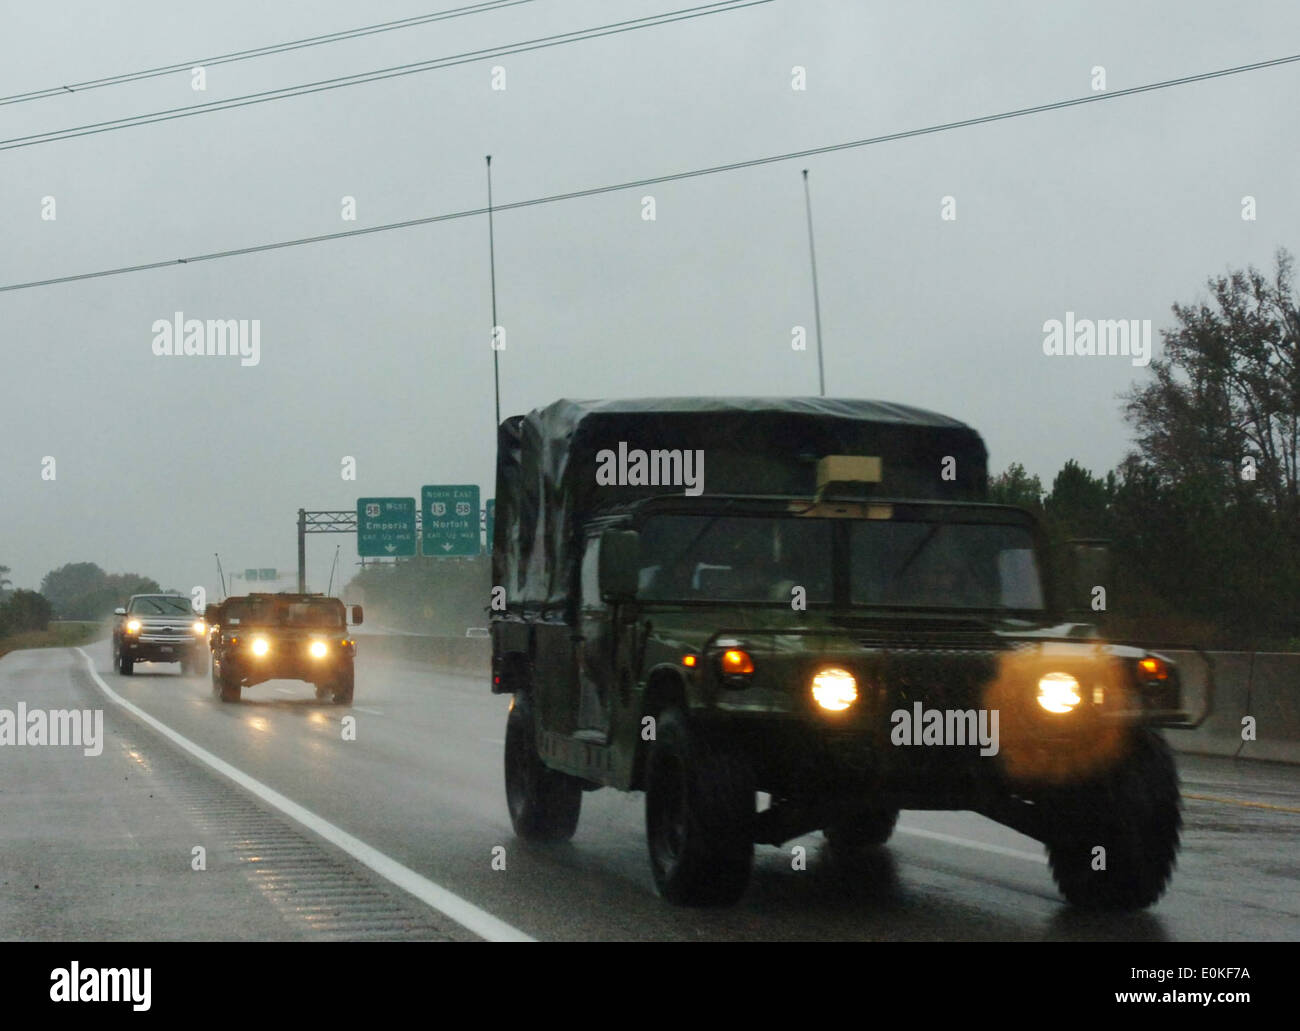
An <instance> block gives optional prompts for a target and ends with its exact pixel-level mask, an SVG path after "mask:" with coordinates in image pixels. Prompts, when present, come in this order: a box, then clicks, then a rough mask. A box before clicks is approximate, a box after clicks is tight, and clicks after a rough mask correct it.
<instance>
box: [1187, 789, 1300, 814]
mask: <svg viewBox="0 0 1300 1031" xmlns="http://www.w3.org/2000/svg"><path fill="white" fill-rule="evenodd" d="M1183 798H1194V799H1196V800H1197V801H1198V802H1221V803H1223V804H1224V805H1239V806H1243V807H1245V808H1247V809H1273V810H1275V811H1277V812H1279V813H1298V814H1300V809H1296V808H1295V807H1293V806H1289V805H1269V803H1267V802H1244V801H1242V800H1241V799H1239V798H1218V797H1217V796H1215V795H1193V794H1191V793H1190V792H1186V791H1185V792H1183Z"/></svg>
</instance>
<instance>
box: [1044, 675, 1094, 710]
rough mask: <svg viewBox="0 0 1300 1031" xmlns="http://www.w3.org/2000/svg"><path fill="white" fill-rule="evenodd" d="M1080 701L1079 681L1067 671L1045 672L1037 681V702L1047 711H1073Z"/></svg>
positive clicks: (1081, 699)
mask: <svg viewBox="0 0 1300 1031" xmlns="http://www.w3.org/2000/svg"><path fill="white" fill-rule="evenodd" d="M1081 701H1083V696H1082V695H1080V694H1079V681H1077V680H1075V678H1074V677H1072V676H1071V675H1070V674H1069V673H1046V674H1044V675H1043V676H1042V677H1041V678H1040V679H1039V681H1038V704H1039V705H1041V706H1042V707H1043V708H1044V709H1046V710H1047V711H1048V712H1055V713H1066V712H1073V711H1074V709H1075V707H1076V706H1077V705H1078V704H1079V703H1080V702H1081Z"/></svg>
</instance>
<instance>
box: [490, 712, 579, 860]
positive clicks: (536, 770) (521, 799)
mask: <svg viewBox="0 0 1300 1031" xmlns="http://www.w3.org/2000/svg"><path fill="white" fill-rule="evenodd" d="M505 766H506V805H507V807H508V808H509V810H510V823H511V825H512V826H513V827H514V829H515V833H516V834H517V835H519V837H521V838H525V839H528V840H532V841H568V840H569V839H570V838H571V837H573V835H574V833H575V832H576V831H577V829H578V816H579V815H580V814H581V812H582V782H581V781H579V780H577V779H576V778H574V777H570V776H568V775H567V774H564V773H560V772H558V771H556V770H552V769H549V768H548V767H547V766H546V765H545V764H544V763H543V762H542V760H541V757H540V756H539V755H538V754H537V730H536V724H535V722H534V713H533V702H532V699H531V698H530V697H529V696H528V695H527V694H525V693H523V692H520V693H518V694H516V695H515V696H514V700H513V701H512V703H511V705H510V715H509V716H508V717H507V718H506V755H505Z"/></svg>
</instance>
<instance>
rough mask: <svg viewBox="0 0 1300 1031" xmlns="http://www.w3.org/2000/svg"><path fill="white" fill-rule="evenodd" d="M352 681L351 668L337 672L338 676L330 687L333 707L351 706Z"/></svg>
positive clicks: (352, 673) (352, 672)
mask: <svg viewBox="0 0 1300 1031" xmlns="http://www.w3.org/2000/svg"><path fill="white" fill-rule="evenodd" d="M354 679H355V677H354V671H353V669H352V667H351V666H348V667H347V668H346V669H341V670H339V672H338V675H337V676H336V677H335V678H334V680H333V682H332V683H331V685H330V687H331V689H332V692H333V695H334V704H335V705H351V704H352V688H353V682H354Z"/></svg>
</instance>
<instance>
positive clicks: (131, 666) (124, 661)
mask: <svg viewBox="0 0 1300 1031" xmlns="http://www.w3.org/2000/svg"><path fill="white" fill-rule="evenodd" d="M117 671H118V672H119V673H121V674H122V675H123V676H126V677H129V676H130V675H131V674H132V673H134V672H135V660H134V659H132V658H131V656H129V655H127V654H126V652H121V653H119V654H118V657H117Z"/></svg>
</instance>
